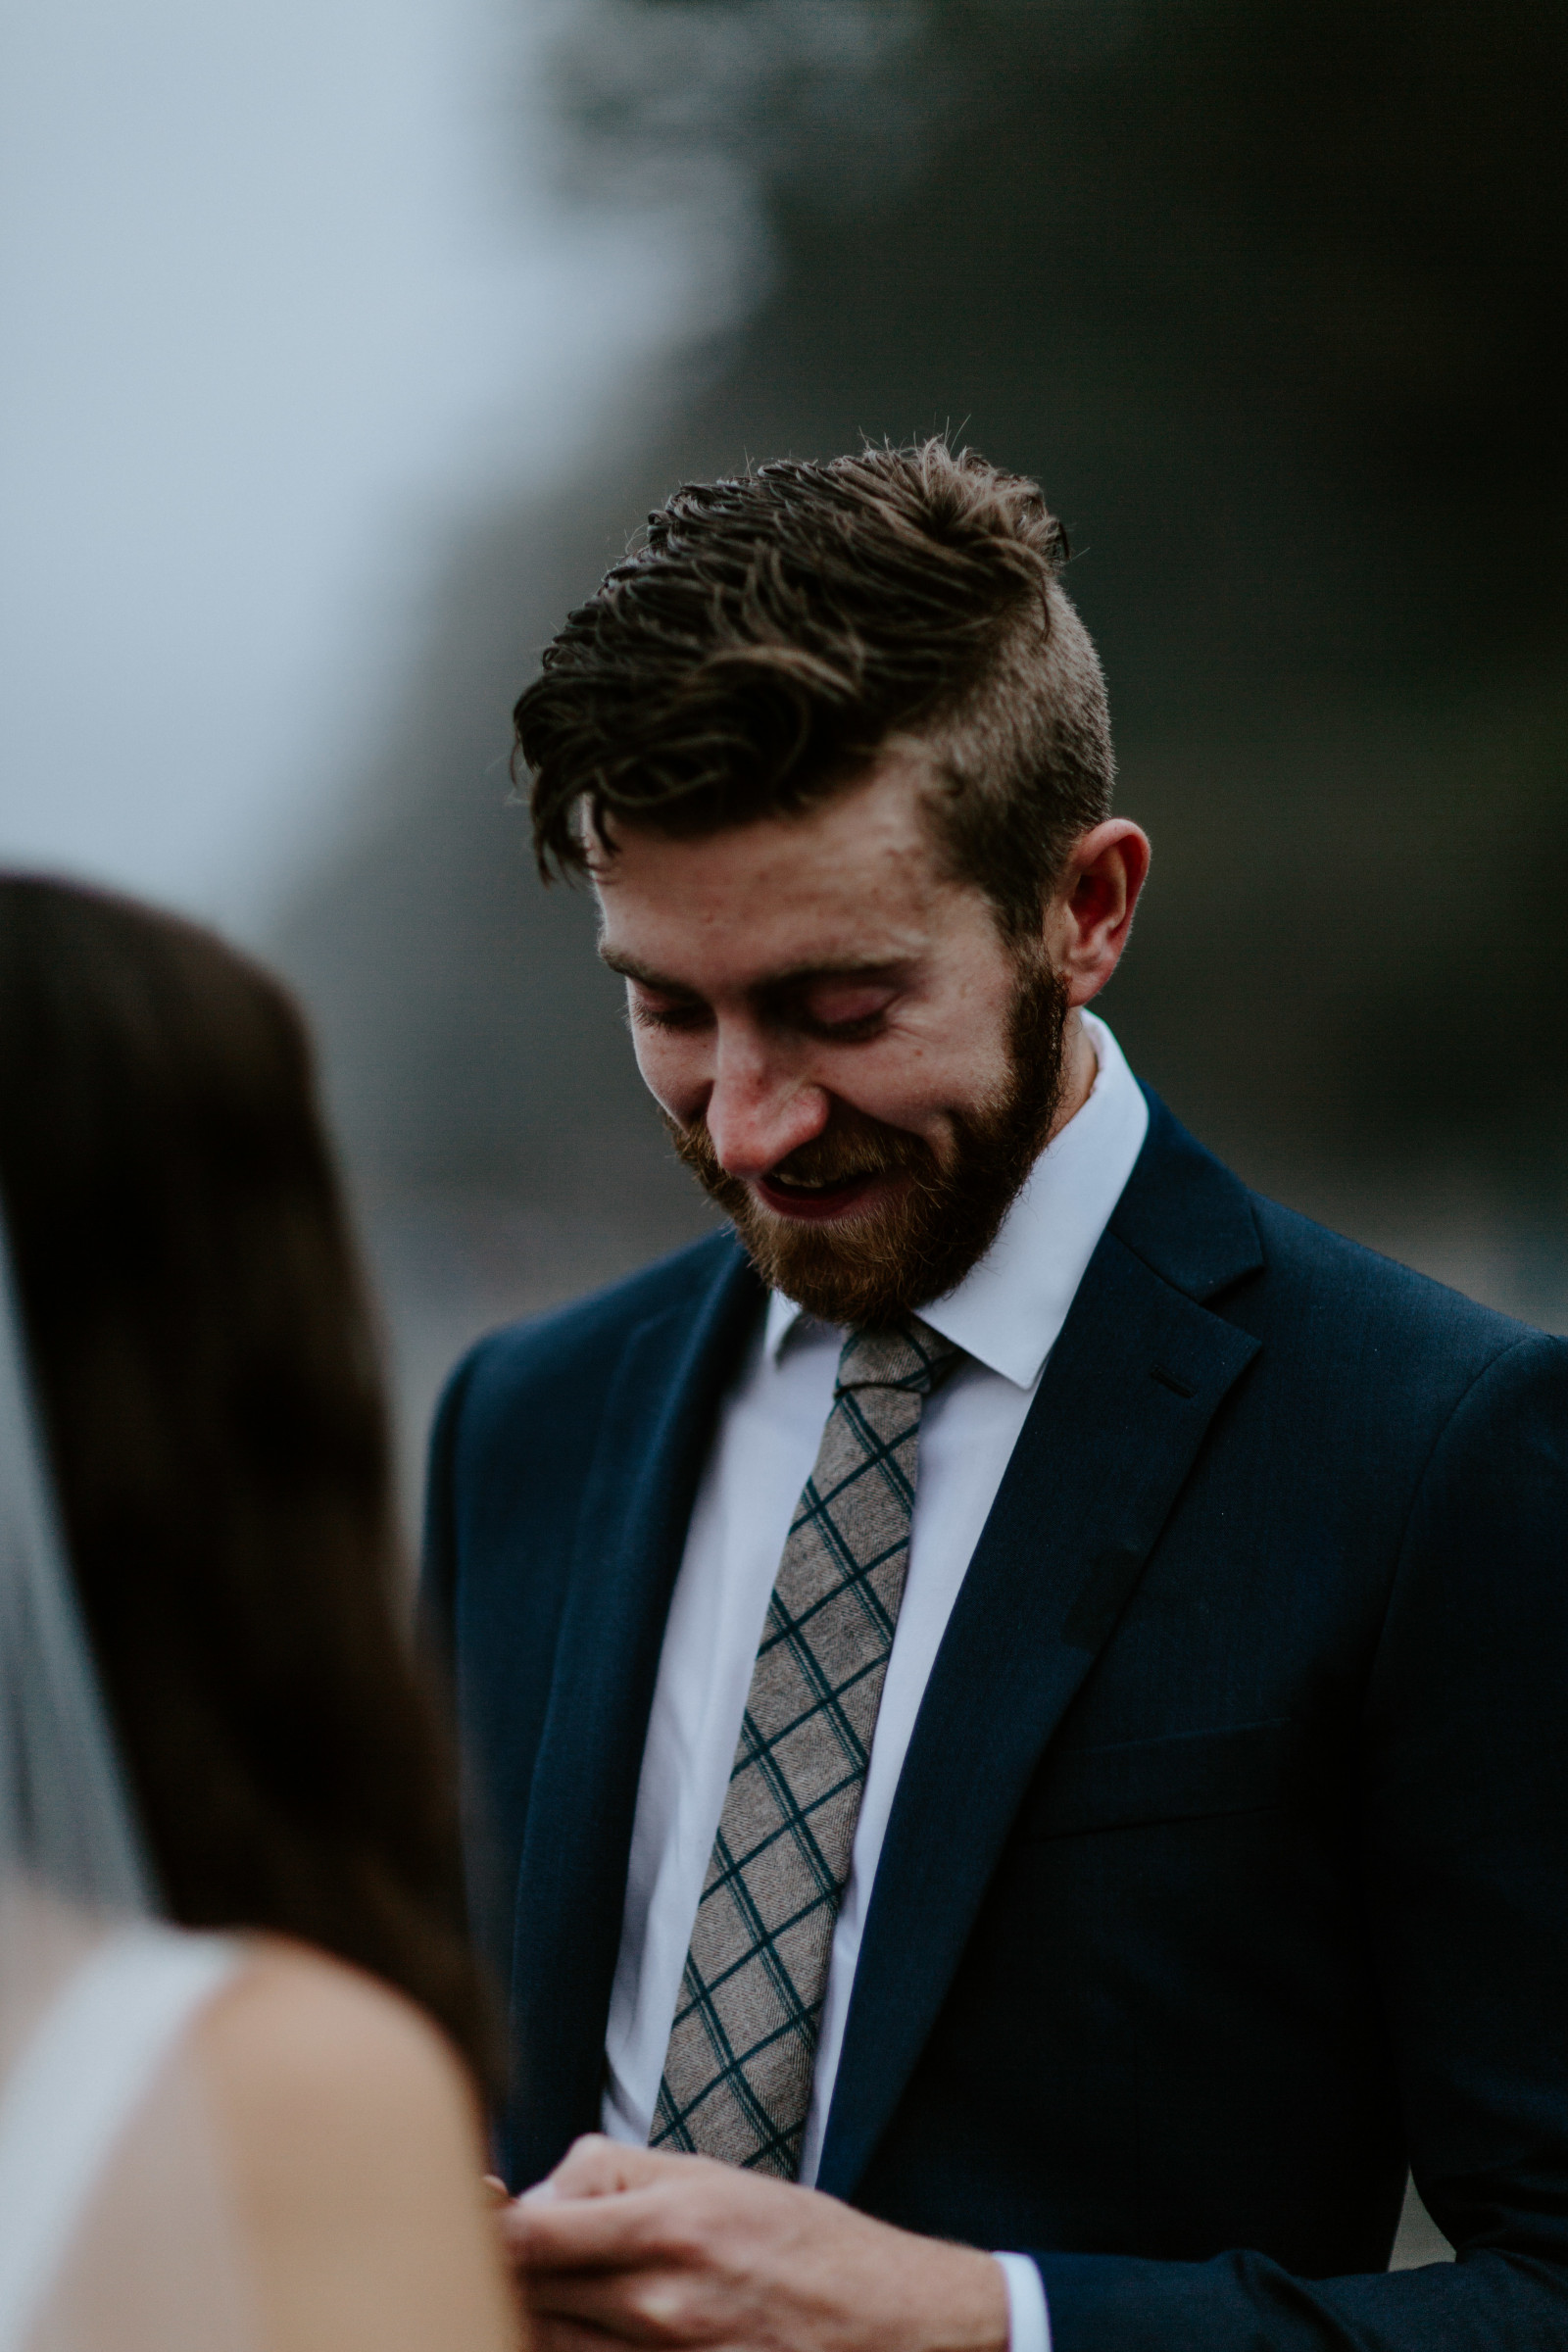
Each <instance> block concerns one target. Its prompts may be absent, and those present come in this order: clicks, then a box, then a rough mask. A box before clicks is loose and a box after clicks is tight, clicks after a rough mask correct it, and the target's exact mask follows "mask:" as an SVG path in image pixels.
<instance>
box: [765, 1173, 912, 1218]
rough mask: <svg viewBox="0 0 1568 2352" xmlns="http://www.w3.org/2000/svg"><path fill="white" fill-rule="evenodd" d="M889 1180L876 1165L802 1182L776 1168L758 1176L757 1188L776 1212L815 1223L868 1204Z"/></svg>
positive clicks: (847, 1213) (777, 1214)
mask: <svg viewBox="0 0 1568 2352" xmlns="http://www.w3.org/2000/svg"><path fill="white" fill-rule="evenodd" d="M889 1181H890V1180H889V1178H888V1176H887V1174H886V1172H885V1171H883V1170H880V1169H875V1168H861V1169H857V1170H855V1171H854V1172H853V1173H851V1174H850V1175H847V1176H831V1177H827V1178H825V1179H821V1180H819V1181H817V1182H815V1183H809V1184H805V1183H802V1181H801V1180H800V1178H799V1177H796V1176H781V1175H780V1174H779V1173H778V1172H777V1170H774V1171H772V1172H771V1173H770V1174H768V1175H766V1176H760V1177H758V1178H757V1180H756V1185H755V1190H756V1192H757V1194H758V1197H759V1199H760V1200H761V1201H765V1203H766V1204H767V1206H768V1207H769V1208H770V1209H772V1210H773V1212H774V1214H775V1215H776V1216H780V1217H797V1218H800V1219H801V1220H802V1221H803V1222H805V1223H808V1224H812V1223H822V1222H824V1221H825V1220H827V1219H828V1218H831V1217H842V1216H847V1215H849V1214H850V1213H851V1212H852V1211H853V1210H857V1209H862V1208H864V1207H866V1206H868V1205H869V1203H870V1201H871V1199H872V1197H873V1196H874V1195H875V1194H876V1193H878V1192H880V1191H881V1190H882V1188H883V1187H884V1186H885V1185H886V1184H887V1183H888V1182H889Z"/></svg>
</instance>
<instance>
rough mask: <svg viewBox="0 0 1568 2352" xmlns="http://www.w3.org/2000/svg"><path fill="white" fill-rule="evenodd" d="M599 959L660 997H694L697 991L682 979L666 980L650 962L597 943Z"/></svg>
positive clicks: (624, 978)
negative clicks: (654, 991) (644, 961)
mask: <svg viewBox="0 0 1568 2352" xmlns="http://www.w3.org/2000/svg"><path fill="white" fill-rule="evenodd" d="M599 960H600V962H601V963H602V964H604V965H606V966H607V967H608V969H609V970H611V971H613V972H618V973H619V974H620V977H621V978H622V979H623V980H635V981H636V982H637V983H638V985H639V986H640V987H642V988H652V989H656V990H657V991H658V993H659V995H660V996H662V997H694V996H695V995H696V994H697V991H696V990H695V989H694V988H688V987H687V986H686V983H685V982H684V981H683V980H667V979H666V978H665V977H664V975H663V973H662V972H656V971H655V970H654V968H653V965H652V964H648V963H640V962H639V961H638V959H637V957H636V956H623V955H621V953H620V951H619V949H618V948H607V947H606V945H605V943H604V941H603V940H601V941H600V943H599Z"/></svg>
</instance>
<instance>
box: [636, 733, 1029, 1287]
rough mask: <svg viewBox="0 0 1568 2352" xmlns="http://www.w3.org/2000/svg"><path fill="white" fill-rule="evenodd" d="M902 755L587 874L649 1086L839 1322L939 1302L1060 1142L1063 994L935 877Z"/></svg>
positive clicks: (707, 1175) (693, 1153)
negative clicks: (801, 800)
mask: <svg viewBox="0 0 1568 2352" xmlns="http://www.w3.org/2000/svg"><path fill="white" fill-rule="evenodd" d="M924 781H925V779H924V775H923V771H922V770H921V768H920V766H919V764H918V762H917V761H916V760H915V759H914V758H913V757H912V756H902V755H901V756H896V757H889V758H887V759H885V760H883V761H882V762H881V763H880V764H879V765H878V767H877V768H876V769H875V770H874V771H873V773H872V774H871V776H870V777H869V778H868V779H867V780H866V781H865V782H864V783H862V784H859V785H858V786H855V787H854V788H852V789H851V790H849V791H847V792H845V793H844V794H842V795H840V796H839V797H837V798H836V799H834V800H832V801H830V802H828V803H827V804H826V805H825V806H823V807H822V808H820V809H814V810H812V811H811V812H809V814H807V815H804V816H798V817H790V818H782V819H775V818H764V819H761V820H759V821H758V822H757V823H755V824H750V825H743V826H736V827H733V828H731V829H729V830H727V831H723V832H719V833H716V834H712V835H710V836H708V837H706V838H703V839H698V840H693V841H680V840H672V839H669V838H668V837H666V836H664V835H662V834H659V833H657V832H654V831H652V830H645V829H641V828H636V829H634V828H623V829H619V830H617V832H616V834H615V836H614V854H613V856H611V857H609V858H603V859H601V860H599V861H598V862H597V867H596V873H595V883H596V888H597V890H598V894H599V901H600V907H601V910H602V915H603V934H602V938H601V953H602V954H603V955H604V956H605V958H606V960H607V962H609V963H610V965H611V966H612V968H613V970H616V971H619V972H622V973H623V974H624V975H625V978H626V990H627V998H628V1004H629V1008H630V1015H631V1025H632V1035H633V1039H634V1041H635V1044H636V1051H637V1060H638V1064H639V1067H640V1068H641V1070H642V1074H643V1077H644V1078H645V1080H646V1081H647V1083H648V1086H649V1088H650V1089H651V1091H652V1092H653V1094H654V1095H655V1097H656V1098H657V1100H658V1102H659V1103H660V1104H661V1106H662V1109H663V1111H664V1114H665V1117H666V1120H667V1122H668V1123H669V1126H670V1130H671V1133H672V1136H673V1138H674V1141H675V1145H676V1149H677V1150H678V1151H679V1152H680V1154H681V1156H682V1158H683V1159H685V1160H686V1162H687V1164H688V1165H689V1166H691V1167H692V1168H693V1169H694V1171H695V1172H696V1173H697V1175H698V1176H699V1177H700V1179H701V1180H702V1181H703V1182H704V1183H705V1184H706V1185H707V1187H708V1189H709V1190H710V1192H711V1193H712V1195H713V1196H714V1198H715V1199H716V1200H718V1201H719V1202H720V1203H721V1204H722V1206H723V1207H724V1208H725V1209H726V1210H727V1211H728V1212H729V1214H730V1215H731V1216H732V1217H733V1218H734V1219H735V1222H736V1225H737V1228H738V1230H739V1231H740V1234H741V1238H742V1240H743V1241H744V1242H745V1243H746V1245H747V1247H748V1249H749V1250H751V1252H752V1255H753V1257H754V1258H755V1259H756V1261H757V1263H758V1266H759V1270H760V1272H761V1274H762V1275H763V1277H764V1279H765V1280H767V1281H768V1282H770V1283H774V1284H776V1285H777V1286H778V1287H779V1288H780V1289H782V1290H784V1291H785V1292H786V1293H787V1294H788V1295H789V1296H790V1297H792V1298H794V1299H798V1300H799V1301H800V1302H801V1304H802V1305H804V1306H806V1307H808V1308H809V1309H810V1310H811V1311H812V1312H813V1313H816V1314H818V1315H820V1316H822V1318H823V1319H824V1320H826V1321H831V1322H847V1323H876V1322H885V1321H888V1320H890V1319H892V1318H893V1317H894V1316H896V1315H897V1314H899V1313H901V1312H904V1311H906V1310H907V1309H908V1308H910V1307H912V1306H916V1305H918V1304H921V1303H923V1302H924V1301H925V1300H928V1299H935V1298H939V1297H941V1296H942V1295H943V1294H944V1293H945V1292H947V1291H949V1290H951V1289H953V1288H954V1287H955V1285H956V1283H957V1282H959V1281H961V1279H962V1277H963V1275H964V1274H965V1273H966V1272H967V1271H968V1268H969V1267H970V1266H971V1265H972V1264H973V1263H974V1262H975V1260H976V1259H977V1258H978V1257H979V1256H981V1255H982V1254H983V1253H984V1251H985V1250H986V1249H987V1248H988V1247H989V1245H990V1243H991V1241H992V1239H993V1238H994V1236H995V1233H996V1230H997V1228H998V1226H999V1225H1000V1223H1001V1221H1002V1218H1003V1216H1004V1215H1005V1211H1006V1207H1007V1204H1008V1202H1009V1201H1011V1199H1012V1198H1013V1195H1014V1194H1015V1192H1016V1190H1017V1188H1018V1186H1019V1184H1020V1183H1021V1182H1022V1181H1023V1178H1024V1176H1025V1175H1027V1173H1028V1170H1029V1168H1030V1166H1031V1165H1032V1164H1033V1161H1034V1159H1035V1156H1036V1154H1037V1153H1038V1152H1039V1151H1040V1149H1041V1147H1042V1145H1043V1144H1044V1142H1045V1140H1046V1137H1047V1135H1048V1133H1049V1131H1050V1127H1051V1121H1052V1116H1053V1113H1054V1108H1055V1104H1056V1101H1057V1093H1058V1087H1059V1082H1060V1069H1061V1051H1062V1024H1063V1018H1064V997H1063V992H1062V990H1061V988H1060V987H1059V985H1058V984H1057V983H1056V981H1055V979H1054V975H1053V974H1052V973H1051V971H1050V969H1049V967H1048V966H1047V964H1046V962H1045V959H1044V956H1043V954H1041V955H1038V956H1036V958H1035V959H1034V961H1033V962H1028V961H1025V960H1023V959H1021V958H1020V956H1019V955H1018V953H1017V952H1016V951H1015V950H1013V949H1010V948H1009V947H1008V946H1007V945H1005V942H1004V941H1003V938H1002V936H1001V934H1000V932H999V930H998V927H997V923H996V919H995V916H994V914H993V912H992V909H991V907H990V905H989V903H988V902H987V901H986V900H985V899H984V898H983V897H982V895H981V894H980V892H979V891H978V890H976V889H974V888H973V887H972V886H970V885H967V884H962V883H957V882H954V881H952V880H950V879H949V878H948V877H947V876H946V875H945V874H944V873H943V871H942V868H941V865H940V862H939V859H938V858H937V856H936V854H935V851H934V847H933V843H932V840H931V835H930V830H929V824H928V820H927V818H926V816H925V814H924V811H923V808H922V790H923V787H924Z"/></svg>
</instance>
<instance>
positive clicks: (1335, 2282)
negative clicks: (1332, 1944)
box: [1036, 1337, 1568, 2352]
mask: <svg viewBox="0 0 1568 2352" xmlns="http://www.w3.org/2000/svg"><path fill="white" fill-rule="evenodd" d="M1361 1828H1362V1838H1363V1854H1364V1892H1365V1906H1366V1918H1367V1924H1368V1930H1369V1935H1370V1938H1371V1944H1372V1949H1373V1953H1374V1960H1375V1965H1376V1967H1377V1970H1378V1973H1379V1977H1380V1981H1381V1984H1382V1987H1383V1993H1384V1999H1385V2003H1386V2008H1387V2015H1388V2020H1389V2038H1390V2045H1391V2049H1392V2053H1393V2057H1394V2062H1395V2066H1396V2069H1397V2076H1398V2082H1399V2086H1400V2092H1401V2097H1402V2102H1403V2107H1404V2115H1405V2125H1406V2133H1407V2144H1408V2148H1409V2156H1410V2165H1411V2170H1412V2171H1413V2173H1414V2176H1415V2180H1416V2185H1417V2186H1418V2188H1419V2189H1420V2191H1421V2194H1422V2196H1423V2198H1424V2199H1425V2201H1426V2203H1427V2206H1428V2208H1429V2209H1430V2211H1431V2213H1432V2214H1433V2216H1434V2218H1435V2219H1436V2220H1437V2222H1438V2223H1439V2225H1440V2226H1441V2228H1442V2229H1444V2231H1445V2232H1446V2235H1447V2236H1448V2238H1449V2239H1450V2241H1451V2242H1452V2244H1453V2246H1454V2248H1455V2250H1456V2254H1457V2260H1456V2261H1455V2262H1454V2263H1453V2264H1451V2265H1448V2264H1444V2265H1432V2266H1430V2267H1428V2268H1425V2269H1421V2270H1415V2271H1405V2272H1400V2273H1395V2274H1386V2273H1378V2274H1373V2275H1367V2276H1361V2277H1354V2278H1297V2277H1293V2276H1291V2275H1290V2274H1289V2273H1288V2272H1286V2271H1284V2270H1283V2269H1281V2268H1280V2266H1279V2265H1278V2264H1276V2263H1274V2262H1271V2261H1269V2260H1267V2259H1266V2258H1265V2257H1263V2256H1262V2255H1260V2254H1256V2253H1250V2252H1248V2251H1246V2250H1245V2249H1239V2250H1237V2251H1235V2252H1229V2253H1225V2254H1222V2255H1219V2256H1217V2257H1215V2258H1214V2259H1213V2260H1211V2261H1208V2262H1201V2263H1167V2262H1155V2261H1143V2260H1137V2259H1133V2258H1130V2257H1125V2256H1120V2255H1093V2254H1060V2253H1050V2252H1043V2253H1039V2254H1037V2256H1036V2260H1037V2261H1038V2263H1039V2265H1040V2269H1041V2273H1042V2276H1043V2278H1044V2279H1045V2285H1046V2294H1047V2300H1048V2303H1049V2306H1050V2312H1051V2327H1052V2337H1053V2343H1054V2352H1439V2348H1440V2347H1441V2352H1496V2347H1498V2346H1502V2345H1506V2346H1507V2347H1508V2352H1547V2347H1548V2346H1549V2347H1551V2348H1552V2352H1560V2348H1561V2347H1562V2346H1563V2345H1565V2344H1568V1347H1565V1346H1564V1345H1563V1344H1562V1343H1560V1342H1557V1341H1553V1340H1547V1339H1541V1338H1534V1337H1533V1338H1530V1339H1527V1340H1523V1341H1521V1342H1519V1343H1518V1344H1517V1345H1516V1346H1515V1347H1513V1348H1510V1349H1508V1350H1507V1351H1506V1352H1505V1353H1504V1354H1503V1355H1501V1356H1500V1357H1498V1358H1496V1359H1495V1361H1494V1362H1493V1363H1492V1364H1491V1365H1490V1366H1489V1367H1488V1368H1487V1369H1486V1370H1485V1371H1484V1372H1483V1373H1482V1374H1481V1376H1480V1377H1479V1378H1478V1379H1477V1381H1476V1382H1475V1383H1474V1385H1473V1386H1472V1387H1471V1388H1470V1390H1469V1391H1468V1392H1467V1394H1466V1395H1465V1397H1463V1398H1462V1400H1461V1401H1460V1403H1459V1405H1458V1406H1457V1407H1456V1409H1455V1410H1454V1412H1453V1414H1452V1415H1451V1417H1450V1419H1449V1421H1448V1423H1447V1425H1446V1428H1445V1430H1444V1431H1443V1433H1442V1436H1441V1438H1440V1439H1439V1442H1438V1444H1437V1446H1435V1448H1434V1451H1433V1453H1432V1456H1431V1459H1430V1461H1429V1463H1428V1465H1427V1470H1426V1473H1425V1476H1424V1477H1423V1479H1422V1481H1421V1483H1420V1487H1419V1490H1418V1493H1417V1495H1416V1499H1415V1502H1414V1505H1413V1507H1412V1510H1411V1513H1410V1517H1409V1520H1408V1522H1407V1525H1406V1529H1405V1534H1404V1541H1403V1544H1402V1546H1401V1551H1400V1558H1399V1563H1398V1568H1397V1575H1396V1578H1395V1582H1394V1588H1393V1593H1392V1596H1391V1600H1390V1605H1389V1608H1388V1612H1387V1615H1386V1618H1385V1622H1384V1626H1383V1630H1382V1636H1381V1640H1380V1642H1379V1647H1378V1652H1377V1656H1376V1660H1375V1663H1374V1667H1373V1671H1372V1675H1371V1679H1370V1682H1369V1685H1368V1689H1367V1693H1366V1707H1365V1717H1364V1724H1363V1745H1362V1756H1361ZM1279 2124H1280V2129H1281V2131H1289V2129H1290V2118H1289V2116H1281V2118H1280V2119H1279Z"/></svg>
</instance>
